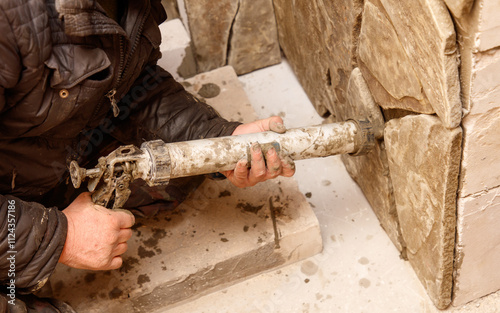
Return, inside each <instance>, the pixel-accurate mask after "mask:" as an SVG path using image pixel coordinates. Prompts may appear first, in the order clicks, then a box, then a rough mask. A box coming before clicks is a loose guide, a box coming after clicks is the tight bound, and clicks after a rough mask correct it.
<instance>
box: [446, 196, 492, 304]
mask: <svg viewBox="0 0 500 313" xmlns="http://www.w3.org/2000/svg"><path fill="white" fill-rule="evenodd" d="M458 214H459V216H460V218H459V219H458V227H457V246H456V255H457V262H456V263H457V265H458V266H457V269H456V275H455V279H454V288H453V291H454V295H453V305H456V306H459V305H463V304H465V303H467V302H469V301H472V300H474V299H477V298H479V297H482V296H485V295H487V294H490V293H492V292H495V291H497V290H498V289H499V285H498V282H499V281H500V271H499V270H498V260H500V227H498V221H499V220H500V189H499V188H495V189H491V190H489V191H488V192H485V193H483V194H480V195H476V196H470V197H466V198H461V199H459V200H458Z"/></svg>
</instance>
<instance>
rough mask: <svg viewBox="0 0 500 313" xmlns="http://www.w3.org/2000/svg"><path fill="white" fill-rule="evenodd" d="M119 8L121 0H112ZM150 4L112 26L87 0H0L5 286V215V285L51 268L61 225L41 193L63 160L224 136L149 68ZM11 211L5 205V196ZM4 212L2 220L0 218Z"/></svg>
mask: <svg viewBox="0 0 500 313" xmlns="http://www.w3.org/2000/svg"><path fill="white" fill-rule="evenodd" d="M121 3H123V2H121ZM165 18H166V16H165V11H164V10H163V8H162V6H161V3H160V0H134V1H130V2H129V4H128V7H127V9H126V10H125V14H124V16H123V18H122V20H121V25H122V27H120V26H119V24H118V23H116V22H115V21H114V20H112V19H110V18H108V17H107V16H106V14H105V12H104V11H103V10H102V8H101V7H100V6H99V5H98V4H97V2H96V1H95V0H73V1H71V0H2V1H0V31H1V32H2V34H1V35H0V281H1V282H3V283H4V284H5V283H6V282H7V281H8V277H7V273H8V271H7V270H8V267H9V262H8V261H7V256H8V255H9V254H8V253H9V252H8V251H9V250H12V249H11V248H12V246H10V247H9V242H8V237H7V235H8V233H9V227H8V226H9V223H7V221H8V219H9V218H14V219H15V223H16V231H15V236H16V240H15V247H14V248H15V249H16V250H17V254H16V258H17V259H16V286H17V288H25V289H26V290H28V291H30V290H34V289H37V288H39V287H40V286H41V285H43V283H44V282H45V281H46V279H47V277H48V276H50V274H51V273H52V271H53V269H54V267H55V265H56V264H57V261H58V258H59V255H60V253H61V251H62V248H63V246H64V242H65V239H66V231H67V224H66V219H65V217H64V215H63V214H62V213H61V212H60V211H59V210H58V209H57V208H50V207H47V206H46V205H44V202H43V200H42V199H43V196H44V195H45V194H46V193H47V192H49V191H50V190H52V189H53V188H54V187H55V186H56V185H58V184H59V183H60V182H63V181H65V180H66V179H67V170H66V169H67V163H68V161H69V160H71V159H78V160H80V161H82V160H85V159H86V158H88V157H89V156H92V155H95V154H99V153H100V152H102V151H101V148H102V147H101V146H102V144H101V141H102V138H103V137H106V136H108V135H109V136H112V137H114V138H116V139H118V140H119V141H120V142H121V143H123V144H130V143H133V144H136V145H139V144H140V143H141V142H142V141H144V140H152V139H158V138H160V139H163V140H164V141H166V142H172V141H183V140H189V139H197V138H204V137H216V136H225V135H230V134H231V133H232V132H233V130H234V128H235V127H236V126H237V125H238V124H235V123H229V122H227V121H225V120H223V119H222V118H220V117H219V116H218V115H217V113H216V112H215V111H214V110H213V109H212V108H210V107H208V106H207V105H206V104H204V103H201V102H199V101H197V100H196V99H195V98H193V97H192V96H191V95H189V94H188V93H187V92H186V91H185V90H184V89H183V88H182V87H181V85H179V84H178V83H176V82H175V81H174V80H173V79H172V77H171V75H170V74H168V73H167V72H165V71H164V70H162V69H161V68H159V67H157V66H156V61H157V59H158V58H159V57H160V52H159V44H160V40H161V34H160V31H159V29H158V24H160V23H161V22H162V21H163V20H164V19H165ZM8 201H10V203H15V210H14V211H12V210H11V211H10V212H9V210H8V206H9V202H8ZM9 213H11V216H9Z"/></svg>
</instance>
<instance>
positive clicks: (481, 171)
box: [459, 107, 500, 287]
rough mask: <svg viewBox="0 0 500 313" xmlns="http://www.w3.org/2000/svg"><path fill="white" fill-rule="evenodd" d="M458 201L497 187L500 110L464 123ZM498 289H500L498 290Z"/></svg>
mask: <svg viewBox="0 0 500 313" xmlns="http://www.w3.org/2000/svg"><path fill="white" fill-rule="evenodd" d="M462 125H463V129H464V134H465V136H464V144H463V156H462V165H461V166H462V171H461V177H460V180H461V190H460V193H459V196H460V197H466V196H469V195H473V194H476V193H479V192H482V191H484V190H488V189H491V188H495V187H497V186H499V185H500V153H499V151H500V139H499V136H498V134H499V133H500V107H499V108H494V109H491V110H490V111H488V112H486V113H484V114H477V115H468V116H466V117H465V118H464V120H463V124H462ZM499 287H500V286H499Z"/></svg>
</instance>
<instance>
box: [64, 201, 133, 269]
mask: <svg viewBox="0 0 500 313" xmlns="http://www.w3.org/2000/svg"><path fill="white" fill-rule="evenodd" d="M62 212H63V213H64V214H65V215H66V218H67V219H68V235H67V237H66V243H65V244H64V249H63V252H62V254H61V257H60V258H59V262H60V263H63V264H66V265H68V266H70V267H74V268H80V269H90V270H111V269H117V268H119V267H120V266H121V265H122V262H123V260H122V257H121V256H120V255H121V254H123V253H125V251H127V240H129V239H130V238H131V237H132V230H131V229H130V227H132V225H134V223H135V218H134V215H133V214H132V213H130V212H129V211H126V210H120V211H113V210H109V209H106V208H105V207H103V206H100V205H97V204H94V203H93V202H92V200H91V198H90V193H88V192H85V193H82V194H81V195H79V196H78V198H76V199H75V201H73V202H72V203H71V204H70V205H69V206H68V207H67V208H66V209H65V210H63V211H62Z"/></svg>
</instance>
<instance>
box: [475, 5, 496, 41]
mask: <svg viewBox="0 0 500 313" xmlns="http://www.w3.org/2000/svg"><path fill="white" fill-rule="evenodd" d="M479 5H481V6H482V10H481V17H480V21H479V25H478V34H477V40H478V48H479V50H480V51H487V50H489V49H491V48H494V47H498V46H500V18H499V17H498V16H499V14H500V1H498V0H481V1H480V4H479Z"/></svg>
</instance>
